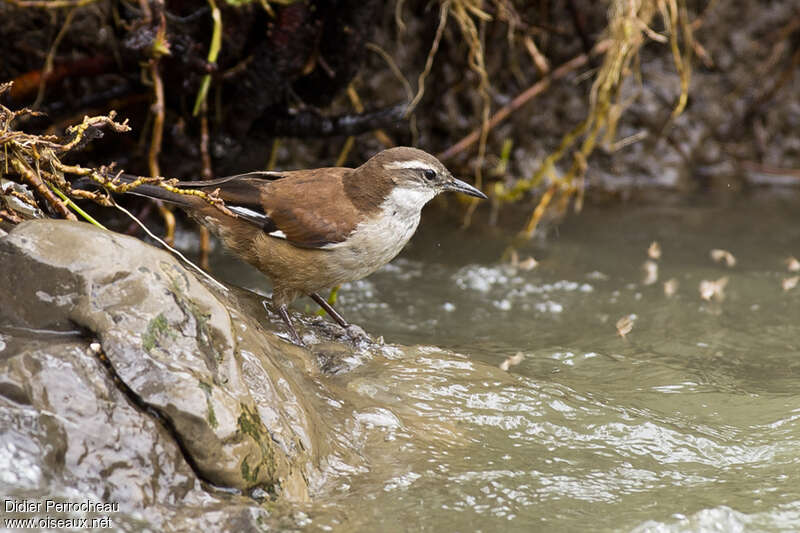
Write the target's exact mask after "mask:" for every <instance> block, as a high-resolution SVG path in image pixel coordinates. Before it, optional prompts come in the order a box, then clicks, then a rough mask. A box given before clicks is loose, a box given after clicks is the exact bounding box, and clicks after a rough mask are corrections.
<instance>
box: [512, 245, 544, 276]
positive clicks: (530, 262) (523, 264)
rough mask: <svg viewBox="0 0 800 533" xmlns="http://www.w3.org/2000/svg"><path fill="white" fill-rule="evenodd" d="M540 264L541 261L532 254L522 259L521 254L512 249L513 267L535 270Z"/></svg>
mask: <svg viewBox="0 0 800 533" xmlns="http://www.w3.org/2000/svg"><path fill="white" fill-rule="evenodd" d="M538 264H539V261H537V260H536V259H534V258H533V257H532V256H528V258H527V259H523V260H522V261H520V260H519V254H518V253H517V251H516V250H511V266H512V268H518V269H520V270H525V271H528V270H533V269H534V268H536V266H537V265H538Z"/></svg>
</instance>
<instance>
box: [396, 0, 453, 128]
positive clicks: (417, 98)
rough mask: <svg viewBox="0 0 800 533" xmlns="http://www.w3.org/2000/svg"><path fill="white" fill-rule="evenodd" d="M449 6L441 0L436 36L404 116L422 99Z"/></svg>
mask: <svg viewBox="0 0 800 533" xmlns="http://www.w3.org/2000/svg"><path fill="white" fill-rule="evenodd" d="M449 6H450V3H449V2H442V6H441V7H440V8H439V25H438V26H437V27H436V36H435V37H434V38H433V44H431V49H430V50H429V51H428V58H427V59H426V60H425V68H423V69H422V72H420V74H419V78H417V94H416V96H414V99H413V100H411V103H410V104H409V105H408V109H407V110H406V114H405V116H409V115H410V114H411V113H412V112H413V111H414V108H416V107H417V104H418V103H419V101H420V100H421V99H422V95H423V94H425V79H426V78H427V77H428V74H430V72H431V67H433V58H434V57H436V51H437V50H439V43H440V42H441V40H442V35H443V34H444V26H445V24H446V23H447V12H448V10H449Z"/></svg>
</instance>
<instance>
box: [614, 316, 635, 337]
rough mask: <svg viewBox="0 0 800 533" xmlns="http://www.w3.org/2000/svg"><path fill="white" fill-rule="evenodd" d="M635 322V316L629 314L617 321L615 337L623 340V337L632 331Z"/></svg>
mask: <svg viewBox="0 0 800 533" xmlns="http://www.w3.org/2000/svg"><path fill="white" fill-rule="evenodd" d="M635 321H636V315H634V314H630V315H626V316H624V317H622V318H620V319H619V320H617V335H619V336H620V337H622V338H623V339H624V338H625V335H627V334H628V333H630V332H631V330H632V329H633V323H634V322H635Z"/></svg>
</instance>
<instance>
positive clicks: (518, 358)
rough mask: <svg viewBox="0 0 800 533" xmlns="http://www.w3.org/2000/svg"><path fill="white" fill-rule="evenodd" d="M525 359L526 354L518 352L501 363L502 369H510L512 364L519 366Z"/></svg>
mask: <svg viewBox="0 0 800 533" xmlns="http://www.w3.org/2000/svg"><path fill="white" fill-rule="evenodd" d="M523 359H525V355H524V354H523V353H522V352H517V353H516V354H514V355H512V356H511V357H507V358H506V360H505V361H503V362H502V363H500V370H508V369H509V368H511V367H512V366H517V365H518V364H520V363H521V362H522V360H523Z"/></svg>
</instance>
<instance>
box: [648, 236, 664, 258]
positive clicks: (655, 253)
mask: <svg viewBox="0 0 800 533" xmlns="http://www.w3.org/2000/svg"><path fill="white" fill-rule="evenodd" d="M647 257H649V258H650V259H655V260H659V259H661V245H660V244H658V241H653V242H651V243H650V247H649V248H648V249H647Z"/></svg>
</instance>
